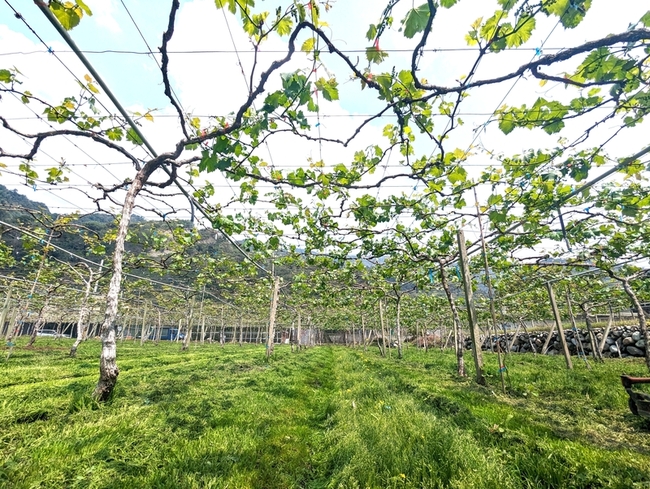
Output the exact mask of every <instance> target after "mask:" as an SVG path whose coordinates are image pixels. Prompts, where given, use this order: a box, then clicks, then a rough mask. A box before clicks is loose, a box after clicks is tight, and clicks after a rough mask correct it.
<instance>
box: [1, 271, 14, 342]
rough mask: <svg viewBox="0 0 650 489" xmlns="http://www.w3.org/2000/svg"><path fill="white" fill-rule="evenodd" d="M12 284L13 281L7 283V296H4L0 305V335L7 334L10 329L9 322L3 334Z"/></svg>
mask: <svg viewBox="0 0 650 489" xmlns="http://www.w3.org/2000/svg"><path fill="white" fill-rule="evenodd" d="M13 285H14V284H13V282H10V283H9V288H8V289H7V297H5V303H4V306H3V307H2V314H0V336H8V333H9V331H10V330H11V323H9V324H8V325H7V329H6V331H7V334H6V335H5V321H6V320H7V313H8V312H9V304H10V303H11V289H12V287H13Z"/></svg>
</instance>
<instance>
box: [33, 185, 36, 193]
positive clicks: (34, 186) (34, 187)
mask: <svg viewBox="0 0 650 489" xmlns="http://www.w3.org/2000/svg"><path fill="white" fill-rule="evenodd" d="M32 188H33V189H34V192H36V184H34V185H32Z"/></svg>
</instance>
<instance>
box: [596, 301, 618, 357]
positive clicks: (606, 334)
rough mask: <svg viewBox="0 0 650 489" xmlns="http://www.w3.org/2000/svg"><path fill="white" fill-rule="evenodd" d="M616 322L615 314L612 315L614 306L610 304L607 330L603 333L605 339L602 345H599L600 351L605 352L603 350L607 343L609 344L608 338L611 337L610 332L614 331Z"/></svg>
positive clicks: (602, 340)
mask: <svg viewBox="0 0 650 489" xmlns="http://www.w3.org/2000/svg"><path fill="white" fill-rule="evenodd" d="M613 321H614V314H613V313H612V305H611V304H609V320H608V322H607V327H606V328H605V332H604V333H603V337H602V339H601V340H600V344H599V345H598V348H599V349H600V351H601V352H602V351H603V348H605V343H606V342H607V336H609V330H610V329H612V322H613Z"/></svg>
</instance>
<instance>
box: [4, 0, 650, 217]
mask: <svg viewBox="0 0 650 489" xmlns="http://www.w3.org/2000/svg"><path fill="white" fill-rule="evenodd" d="M10 3H11V4H12V5H14V6H15V7H16V8H17V9H19V10H20V11H21V13H22V14H23V15H24V17H25V19H26V20H27V22H28V23H29V24H30V25H31V26H32V27H33V28H34V30H36V32H37V33H39V35H41V36H42V37H43V38H44V39H45V41H46V43H47V44H48V45H51V46H55V51H57V53H59V54H60V56H61V58H62V59H63V60H64V61H65V62H66V63H67V64H69V66H71V67H72V68H73V70H74V71H75V73H76V74H77V76H79V77H83V75H84V74H85V73H86V70H85V69H84V68H83V67H80V66H79V63H78V62H77V61H76V60H75V57H74V55H73V54H72V53H64V52H63V51H65V50H67V47H65V46H64V45H63V44H62V41H61V39H60V37H59V35H58V33H56V31H55V30H54V29H53V28H52V27H51V26H50V25H49V23H48V21H47V20H46V19H45V17H44V16H43V15H42V13H41V12H40V11H39V10H38V9H37V8H36V7H35V6H34V4H33V3H32V2H25V1H23V2H18V0H12V1H11V2H10ZM87 3H88V5H89V6H90V7H91V9H93V11H94V15H93V16H92V17H90V18H84V19H83V20H82V22H81V25H80V26H78V27H77V28H75V29H74V30H73V31H72V32H71V35H72V37H73V38H74V39H75V41H76V42H77V44H78V45H79V46H80V48H81V49H82V50H84V51H99V50H107V49H109V50H128V51H145V50H146V46H145V44H144V42H143V41H142V39H141V38H140V36H139V34H138V32H137V31H136V28H135V27H134V25H133V23H132V21H131V20H130V19H129V17H128V14H127V12H126V10H125V8H124V5H123V4H122V2H121V1H120V0H96V1H92V0H87ZM258 3H259V6H260V7H265V8H268V9H270V10H273V7H275V5H276V4H278V3H279V2H268V1H266V2H258ZM283 3H286V2H283ZM124 4H126V5H127V6H128V9H129V11H130V12H131V14H132V15H133V17H134V19H135V20H136V22H137V24H138V26H139V27H140V29H141V30H142V32H143V34H144V36H145V37H146V39H147V41H148V42H149V44H150V46H151V47H152V49H154V50H157V48H158V46H160V43H161V35H162V32H163V31H164V30H165V28H166V26H167V16H168V8H169V2H160V1H153V0H130V1H128V0H124ZM412 5H413V2H408V1H406V2H402V3H400V4H399V5H398V7H397V8H396V11H395V22H394V26H393V28H392V29H391V30H389V31H387V33H386V34H385V36H384V37H383V38H382V40H381V46H382V48H384V49H409V48H412V47H413V46H414V44H415V41H413V40H407V39H405V38H404V37H403V36H402V35H401V34H400V33H399V32H397V30H398V28H399V20H400V19H401V18H402V17H403V15H404V13H405V11H406V10H407V9H408V8H411V6H412ZM496 6H497V4H496V2H495V1H488V0H461V1H460V2H459V3H458V4H457V5H456V6H454V7H453V8H452V9H450V10H441V11H440V12H439V14H438V15H439V17H437V18H436V23H435V25H434V30H433V32H432V35H431V40H430V42H429V44H428V45H427V47H429V48H459V47H464V46H465V42H464V39H463V38H464V35H465V33H466V32H467V30H468V28H469V25H470V24H471V23H472V21H474V20H475V19H476V18H477V17H479V16H481V15H483V16H487V15H490V14H491V13H492V12H493V11H494V9H495V8H496ZM383 7H384V2H370V1H368V0H364V1H361V0H338V1H337V2H334V3H333V8H332V10H331V12H330V13H329V14H327V15H324V16H323V18H324V19H325V20H326V21H327V22H328V23H329V26H328V27H327V28H325V30H326V32H328V33H329V34H330V36H331V38H332V39H333V40H334V42H335V43H336V44H337V45H338V46H340V47H341V48H342V49H363V48H364V47H365V46H367V45H368V42H367V41H366V40H365V37H364V35H365V32H366V30H367V28H368V24H370V23H375V22H377V20H378V18H379V15H380V13H381V10H382V9H383ZM647 8H648V4H647V2H640V1H638V0H619V1H618V2H612V1H611V0H594V1H593V7H592V12H590V14H589V15H588V17H587V19H588V21H587V22H585V24H584V25H583V26H580V28H578V29H576V30H574V31H564V30H563V29H561V28H558V29H555V28H554V25H555V23H556V20H554V19H549V20H546V21H544V20H542V21H540V23H539V26H538V31H537V32H536V33H535V35H534V36H533V38H532V39H531V41H530V43H528V45H527V46H526V47H527V48H528V50H519V51H515V52H512V53H508V54H503V55H499V56H498V57H496V56H492V55H491V56H490V57H489V58H488V59H486V60H485V61H484V62H483V63H482V65H481V71H480V72H479V74H478V75H477V76H478V77H490V76H494V74H495V73H498V72H502V71H504V70H509V69H512V68H514V67H516V66H518V65H519V64H521V63H525V62H527V61H529V60H530V58H531V56H532V55H533V54H532V53H534V49H535V48H538V47H544V48H549V49H550V48H552V47H556V48H558V47H565V46H571V45H575V44H577V43H581V42H584V41H587V40H591V39H596V38H599V37H602V36H603V35H605V34H607V33H611V32H620V31H622V30H625V29H626V28H627V26H628V24H629V23H630V22H634V21H636V20H638V19H639V18H640V17H641V15H643V13H644V12H645V11H646V10H647ZM228 15H229V14H228ZM228 18H229V20H228V23H226V22H225V18H224V15H223V12H222V11H217V10H216V8H215V6H214V3H213V1H212V0H195V1H185V2H182V7H181V11H180V12H179V16H178V21H177V31H176V33H175V36H174V40H173V41H172V44H171V46H170V49H171V51H192V50H223V51H230V52H229V53H222V54H188V53H185V54H173V53H172V54H171V64H170V75H171V79H172V83H173V86H174V89H175V91H176V92H177V94H178V95H179V97H180V100H181V102H182V103H183V106H184V107H185V108H186V110H188V111H190V112H193V113H196V114H227V113H228V112H230V111H232V110H234V109H235V108H237V106H238V104H239V103H241V100H242V97H243V96H244V95H245V93H246V89H245V87H244V81H243V77H242V75H241V71H240V68H239V66H238V61H237V58H236V56H235V54H234V53H232V51H233V46H235V47H236V48H237V50H238V51H239V52H240V56H241V59H242V63H243V64H244V66H245V68H247V67H248V66H249V64H250V59H251V57H250V54H247V53H246V52H247V51H249V49H250V44H249V42H248V40H247V38H246V36H245V35H244V34H243V33H242V31H241V28H240V27H239V23H238V20H237V19H235V18H233V17H228ZM228 27H230V29H231V30H232V35H233V37H232V39H231V37H230V35H229V33H228V30H227V28H228ZM544 42H546V44H543V43H544ZM285 46H286V44H285V41H284V40H281V39H274V40H271V41H270V42H269V43H267V44H266V45H265V46H264V50H266V51H269V50H280V51H281V50H283V49H284V48H285ZM531 49H532V51H531ZM34 50H37V51H41V52H40V53H39V54H30V55H19V56H9V55H7V54H6V53H11V52H15V51H30V52H31V51H34ZM43 51H44V47H43V46H42V45H40V44H39V42H38V40H37V39H35V37H34V36H33V34H32V33H31V32H29V31H28V30H27V29H26V27H25V26H24V25H23V24H22V22H20V21H19V20H18V19H16V18H14V17H13V13H12V12H11V10H10V9H9V8H8V7H7V5H6V4H5V3H4V2H3V3H0V67H10V66H14V65H15V66H17V67H18V68H19V69H21V71H24V73H25V74H26V80H25V87H26V88H28V89H30V90H32V91H33V92H34V93H42V94H44V96H46V95H47V96H50V97H54V99H55V100H60V98H62V97H63V96H64V95H69V94H72V93H75V92H76V91H77V87H76V85H75V82H74V80H73V79H72V77H71V76H70V75H69V74H67V73H66V72H65V71H63V70H61V67H60V66H58V65H57V63H56V62H54V61H53V60H52V59H51V58H52V56H51V55H49V54H47V53H46V52H43ZM87 56H88V58H89V59H90V61H91V62H92V63H93V65H94V66H95V68H96V69H97V71H98V72H99V73H100V74H101V75H102V77H103V78H104V80H105V81H106V82H107V84H108V85H109V86H110V87H111V89H112V91H113V92H114V93H115V94H116V96H117V97H118V98H119V100H120V101H121V102H122V104H123V105H125V106H126V107H128V108H130V109H131V110H139V111H144V110H147V109H158V111H157V112H155V113H154V117H155V122H154V123H153V124H151V123H146V122H145V123H143V130H144V131H145V134H146V135H147V137H148V138H151V140H152V141H153V142H154V144H155V146H156V148H157V149H158V150H159V152H161V151H165V150H167V149H169V147H170V145H171V144H173V143H175V142H176V141H178V139H179V137H180V132H179V130H178V124H177V123H175V122H174V120H173V118H172V117H166V118H162V117H160V116H159V114H160V115H171V116H173V115H174V112H173V110H172V109H171V108H170V106H169V102H168V100H167V98H166V97H165V96H164V95H163V93H162V86H161V75H160V72H159V70H158V68H157V66H156V64H155V62H154V61H153V60H152V59H151V58H150V57H148V56H143V55H130V54H88V55H87ZM280 56H281V55H280V54H277V53H268V54H263V55H262V56H261V58H260V59H261V62H262V64H263V65H267V64H268V63H269V62H270V61H271V60H273V59H277V58H278V57H280ZM357 56H358V63H359V66H360V67H365V66H366V64H367V63H366V62H365V60H364V55H363V53H358V54H356V53H354V54H351V59H352V60H353V61H354V62H357ZM474 56H475V53H472V52H464V51H457V52H438V53H427V54H426V55H425V56H424V58H423V59H422V61H421V68H422V70H421V74H422V76H423V77H426V78H427V79H429V81H432V82H435V83H440V84H447V83H453V81H454V80H455V79H457V78H458V77H460V76H462V75H463V74H465V73H466V72H467V70H468V67H469V65H470V63H471V62H472V61H473V59H474ZM409 59H410V54H409V53H391V55H390V57H389V58H388V60H387V61H386V62H385V63H384V64H383V65H382V67H381V70H385V71H390V70H391V69H392V67H393V66H397V67H398V69H403V68H405V67H407V66H408V62H409ZM323 60H324V61H325V63H326V64H327V67H328V68H329V72H328V71H327V70H326V69H325V68H321V69H320V71H319V73H318V75H319V76H325V77H328V76H329V74H330V73H331V74H333V75H335V76H336V77H337V79H338V81H339V87H340V91H341V100H340V101H338V102H336V103H325V102H323V103H322V104H321V113H322V114H323V115H333V116H337V118H324V119H323V120H322V126H321V129H323V131H327V132H328V134H330V133H331V134H334V135H337V136H338V135H340V134H349V133H350V132H351V131H352V130H353V128H354V127H355V126H356V125H357V124H358V123H359V121H360V120H362V119H360V118H358V117H357V118H355V117H353V116H354V115H355V114H367V113H371V112H372V110H373V109H374V108H376V107H377V106H378V104H377V102H376V101H375V100H374V94H373V93H372V92H370V91H369V90H365V91H360V90H359V87H358V83H357V82H356V81H351V80H350V79H349V71H348V70H344V69H342V64H341V63H340V62H335V61H332V59H331V58H330V57H328V56H324V57H323ZM305 66H308V63H306V60H305V59H304V58H302V59H301V58H300V57H298V59H297V60H296V61H295V62H294V63H293V64H292V65H290V66H287V70H283V71H288V70H289V69H297V68H300V67H305ZM273 83H275V84H276V85H275V86H277V83H278V82H277V80H276V81H273V82H272V83H271V85H270V86H271V87H272V86H273ZM510 88H511V84H504V85H503V86H500V87H498V88H495V89H485V90H482V91H476V93H475V94H473V95H472V96H471V97H470V98H468V99H467V101H466V102H465V103H464V104H463V109H462V110H464V111H465V112H470V113H477V114H482V115H468V116H467V117H464V119H465V122H466V125H465V127H464V128H463V129H462V130H460V131H458V133H457V135H456V136H455V138H454V139H453V140H452V141H451V142H450V143H451V144H452V145H455V146H456V147H458V148H460V149H462V150H466V149H467V148H468V147H469V146H470V142H475V143H476V142H478V143H482V144H484V145H485V146H486V147H489V148H490V149H492V150H494V151H496V152H505V153H514V152H519V151H521V150H523V149H527V148H530V147H539V146H541V147H544V146H550V145H553V144H555V142H556V139H557V138H556V137H553V138H550V137H548V136H546V135H544V134H540V133H535V132H530V131H519V132H518V133H517V134H516V135H515V136H509V137H505V136H503V135H502V134H501V133H500V132H499V131H498V130H496V128H495V125H494V124H492V125H491V126H489V127H487V128H486V129H487V130H486V131H479V132H476V131H475V129H477V128H479V127H482V124H484V123H485V122H486V121H487V120H488V119H489V117H488V115H485V114H490V113H491V112H492V111H493V110H494V109H496V108H497V106H498V104H499V102H500V101H502V100H503V97H504V96H505V95H506V94H508V95H507V98H506V99H505V101H506V103H508V104H518V103H524V102H527V103H531V102H532V101H534V99H535V98H536V97H538V96H540V95H547V96H551V97H560V98H561V97H564V96H566V94H567V93H568V92H567V91H566V90H565V89H564V88H562V87H558V86H553V84H549V85H548V86H546V87H544V88H543V89H542V88H540V87H539V85H538V83H537V82H536V81H534V80H525V79H524V80H521V81H520V82H519V83H518V84H517V86H516V87H515V89H514V90H512V91H510ZM100 98H101V99H102V100H104V98H103V96H100ZM4 102H5V104H9V103H10V102H11V101H7V100H5V101H4ZM260 102H261V101H260ZM7 107H8V105H7V106H5V107H2V106H0V110H2V111H3V112H2V113H3V115H4V114H7V113H8V112H7V111H10V112H11V114H14V113H15V114H16V115H27V116H30V114H29V113H28V112H24V108H20V107H14V106H11V107H9V108H7ZM21 110H22V111H23V112H20V111H21ZM14 111H15V112H14ZM387 122H388V121H387V120H385V119H383V120H380V121H378V122H375V123H373V124H371V126H370V127H369V128H368V130H367V131H365V132H364V133H363V134H362V135H361V136H360V138H359V141H358V142H357V143H356V144H353V145H352V147H351V148H349V149H342V148H340V147H328V146H323V147H322V148H320V147H318V146H316V145H314V144H313V143H312V144H307V143H305V142H304V141H291V140H288V139H282V138H278V142H277V143H275V142H271V144H270V146H269V149H268V153H272V154H263V155H262V156H263V157H264V158H267V159H272V160H273V161H274V162H275V163H276V164H278V165H280V166H282V164H286V165H297V164H304V163H305V161H306V158H308V157H311V158H313V159H318V158H319V157H320V154H321V153H322V154H323V157H324V159H325V160H326V164H328V165H334V164H336V163H341V162H343V163H345V162H347V161H349V159H350V158H351V154H352V152H353V151H355V150H358V149H363V148H365V147H366V146H367V145H368V144H371V143H374V142H378V141H379V140H380V137H381V127H382V126H383V125H384V124H386V123H387ZM24 127H26V128H28V127H29V126H28V125H27V123H25V126H24ZM606 129H607V128H604V130H606ZM477 134H478V136H479V138H478V140H477V139H476V137H475V136H477ZM643 134H647V127H645V128H643V127H640V128H639V129H638V130H637V131H636V133H634V132H633V134H632V136H631V138H630V139H629V140H626V141H621V143H620V144H618V146H614V147H613V148H612V149H613V154H617V153H620V154H621V155H626V154H629V153H633V152H635V150H637V149H638V148H637V147H638V145H639V144H640V142H639V141H641V140H643V138H644V136H643ZM645 139H646V140H647V137H645ZM420 144H421V147H420V148H421V151H422V153H424V154H427V153H429V152H430V151H431V149H429V148H428V147H427V142H426V141H424V140H423V141H422V142H421V143H420ZM452 147H453V146H452ZM630 148H632V149H630ZM48 150H49V151H50V153H51V154H52V156H53V159H54V160H57V159H59V158H61V157H65V158H66V160H67V161H68V162H69V163H70V164H75V162H76V164H78V165H79V166H78V167H77V169H78V172H77V173H78V174H79V175H80V176H79V177H77V176H76V175H71V180H74V182H76V183H79V184H80V185H81V184H84V185H90V184H91V183H92V182H95V181H102V182H104V183H107V184H108V183H115V182H116V181H120V180H121V179H123V178H125V177H128V176H129V175H130V174H131V168H130V167H129V166H128V165H126V166H124V165H123V166H119V165H117V164H116V165H115V166H106V167H103V165H99V164H95V163H94V162H91V163H92V164H91V163H89V162H88V158H87V157H86V156H84V155H79V154H77V152H76V150H75V149H72V148H71V147H70V145H69V144H62V145H61V146H60V147H59V146H56V145H52V146H51V147H50V148H48ZM104 153H105V152H103V151H97V152H93V153H92V154H93V157H94V158H95V159H96V160H97V161H100V162H111V164H112V162H114V161H115V160H116V158H115V155H107V154H104ZM397 159H398V156H395V157H394V159H393V161H392V162H391V163H395V164H397ZM486 159H487V158H486V157H485V156H484V155H483V156H481V155H477V156H476V157H475V158H474V159H473V160H472V163H473V164H486V163H485V161H486ZM39 164H43V165H46V164H50V165H51V164H52V162H51V161H49V160H48V159H47V158H44V157H41V159H40V162H39ZM107 169H108V170H110V173H109V172H108V171H107ZM84 171H86V172H87V173H83V174H82V172H84ZM387 171H388V172H390V171H392V170H391V169H390V168H389V169H388V170H387ZM73 177H74V178H73ZM208 178H211V179H216V181H217V183H218V184H219V185H221V187H220V188H222V189H223V192H222V197H223V198H224V199H227V198H231V197H232V195H233V191H232V190H231V189H229V187H228V186H227V184H226V183H224V182H223V180H222V179H219V176H218V175H216V174H212V175H209V176H208ZM84 179H86V180H85V183H84ZM0 182H2V183H10V184H12V185H14V186H16V185H18V183H16V179H12V178H11V177H10V176H9V175H5V174H3V176H2V177H1V178H0ZM398 183H399V182H398ZM16 188H20V189H21V190H22V189H24V187H20V186H18V187H16ZM411 189H412V183H411V182H403V185H402V188H394V187H391V188H387V189H386V191H385V192H384V195H386V194H388V193H391V192H392V193H395V192H400V191H404V192H407V193H409V192H411ZM57 192H59V191H57V190H52V191H51V192H49V193H48V192H36V193H31V194H30V197H35V196H37V197H38V198H39V199H41V200H43V201H45V202H47V203H48V204H49V205H53V206H56V205H59V206H61V208H68V207H70V205H71V204H69V203H63V204H62V203H61V202H57V201H56V199H55V198H54V197H53V195H54V194H55V193H57ZM235 193H236V192H235ZM57 195H60V194H57ZM65 195H77V194H73V193H66V194H65ZM79 195H80V194H79ZM70 200H72V201H73V202H74V203H75V205H79V206H80V207H83V208H88V207H89V206H91V204H90V203H89V202H88V201H83V202H82V199H81V198H79V199H77V197H74V198H72V197H68V201H70ZM77 203H78V204H77Z"/></svg>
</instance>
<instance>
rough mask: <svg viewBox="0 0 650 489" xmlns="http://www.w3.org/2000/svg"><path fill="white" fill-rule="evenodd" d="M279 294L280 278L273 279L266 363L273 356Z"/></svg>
mask: <svg viewBox="0 0 650 489" xmlns="http://www.w3.org/2000/svg"><path fill="white" fill-rule="evenodd" d="M279 294H280V277H275V278H274V279H273V292H272V293H271V311H270V314H269V335H268V338H267V339H266V361H267V362H268V361H269V359H270V358H271V355H273V348H274V346H275V317H276V315H277V311H278V297H279Z"/></svg>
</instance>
